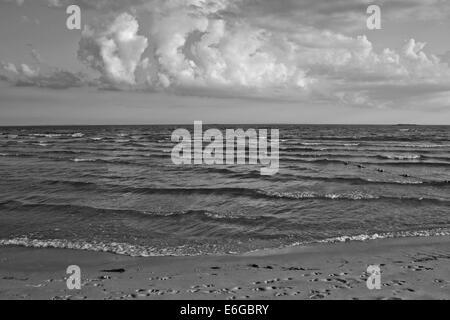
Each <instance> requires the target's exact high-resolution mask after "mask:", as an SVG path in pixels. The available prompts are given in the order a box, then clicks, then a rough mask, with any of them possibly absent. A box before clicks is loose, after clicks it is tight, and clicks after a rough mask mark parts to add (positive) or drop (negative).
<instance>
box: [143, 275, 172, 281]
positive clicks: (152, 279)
mask: <svg viewBox="0 0 450 320" xmlns="http://www.w3.org/2000/svg"><path fill="white" fill-rule="evenodd" d="M170 279H172V278H171V277H168V276H167V277H152V278H148V280H150V281H167V280H170Z"/></svg>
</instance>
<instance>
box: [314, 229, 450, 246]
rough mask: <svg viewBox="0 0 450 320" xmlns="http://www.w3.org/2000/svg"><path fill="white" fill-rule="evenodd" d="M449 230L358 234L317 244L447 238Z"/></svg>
mask: <svg viewBox="0 0 450 320" xmlns="http://www.w3.org/2000/svg"><path fill="white" fill-rule="evenodd" d="M449 235H450V229H446V228H439V229H432V230H418V231H396V232H386V233H374V234H359V235H354V236H339V237H334V238H328V239H324V240H319V241H318V242H319V243H339V242H350V241H370V240H378V239H390V238H409V237H436V236H449Z"/></svg>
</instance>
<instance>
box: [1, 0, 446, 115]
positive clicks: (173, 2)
mask: <svg viewBox="0 0 450 320" xmlns="http://www.w3.org/2000/svg"><path fill="white" fill-rule="evenodd" d="M371 3H372V2H371V1H368V0H345V1H344V0H334V1H332V2H330V1H325V0H302V1H296V0H278V1H272V0H253V1H244V0H236V1H232V0H215V1H212V0H183V1H181V0H164V1H163V0H128V1H125V0H121V1H113V0H111V1H107V0H102V1H89V0H79V1H70V4H78V5H80V6H81V7H83V8H86V9H89V10H102V11H108V13H107V14H104V15H103V14H99V15H97V18H98V20H99V21H97V22H95V23H88V25H87V26H86V27H85V29H84V30H83V33H82V37H81V40H80V43H79V50H78V58H79V60H80V61H81V62H83V63H84V64H85V65H86V66H88V67H89V68H91V69H92V70H94V71H96V72H98V73H99V74H100V79H99V81H98V82H99V83H100V86H101V87H108V88H115V89H121V90H128V89H132V90H151V91H154V90H165V91H168V92H173V93H176V94H189V95H199V96H221V97H229V96H239V97H259V98H265V99H283V100H286V99H288V100H293V101H305V102H310V103H315V102H317V101H319V102H326V103H329V104H345V105H353V106H358V107H370V108H386V107H395V106H397V105H400V104H402V103H404V102H410V98H411V97H412V96H414V97H415V98H416V99H417V100H420V97H424V99H425V98H426V101H437V100H439V101H443V100H442V99H444V98H445V97H447V96H448V92H449V86H450V67H449V64H448V61H449V59H448V55H442V56H436V55H433V54H429V53H427V52H426V48H427V47H426V43H425V42H422V41H417V40H415V39H409V40H408V41H406V42H405V43H403V44H399V45H398V46H397V47H396V48H384V49H381V50H376V49H375V48H374V45H373V44H372V43H371V42H370V41H369V39H368V38H367V37H366V36H364V35H359V36H350V35H346V32H345V31H348V30H350V29H352V30H354V29H355V25H357V26H361V28H365V26H366V24H365V19H366V8H367V6H368V5H369V4H371ZM51 4H52V6H56V7H63V6H65V5H66V4H69V2H68V1H65V0H52V2H51ZM379 4H380V5H381V6H382V17H383V19H387V20H393V19H397V20H401V19H404V16H403V15H406V17H407V18H411V17H415V18H416V19H423V20H431V19H437V21H438V20H442V19H447V18H449V17H450V9H449V8H450V2H448V1H441V0H423V1H419V0H391V1H385V0H380V1H379ZM124 10H126V11H127V12H122V11H124ZM111 11H112V12H111ZM102 13H103V12H102ZM352 26H353V27H352ZM358 28H359V27H356V29H358ZM347 34H348V33H347ZM32 54H33V53H32ZM34 58H35V61H38V62H39V59H40V58H39V57H38V56H36V55H34ZM15 67H16V69H17V73H18V74H20V75H21V77H23V78H25V79H42V77H43V76H42V72H41V71H37V75H32V72H33V71H34V72H36V70H35V69H33V68H31V69H30V70H26V68H25V69H24V68H23V67H21V66H19V67H17V66H15ZM4 69H5V70H6V68H4ZM9 69H11V68H9ZM27 71H29V72H27ZM27 73H28V75H27ZM50 74H54V73H46V76H45V77H44V78H45V79H49V78H52V77H50ZM61 76H62V75H61V74H59V77H61ZM75 76H77V75H75ZM40 77H41V78H40ZM78 78H79V79H82V77H78ZM73 80H74V79H71V80H69V77H68V78H67V79H66V80H65V83H70V82H71V81H73ZM73 82H74V83H76V84H78V83H79V82H78V81H73ZM25 83H26V82H25ZM35 83H36V81H35ZM40 83H45V81H43V80H41V81H40ZM49 83H52V81H49ZM409 88H414V89H413V90H410V89H409ZM432 96H436V97H439V98H437V100H436V99H432V98H431V97H432ZM416 104H419V103H416Z"/></svg>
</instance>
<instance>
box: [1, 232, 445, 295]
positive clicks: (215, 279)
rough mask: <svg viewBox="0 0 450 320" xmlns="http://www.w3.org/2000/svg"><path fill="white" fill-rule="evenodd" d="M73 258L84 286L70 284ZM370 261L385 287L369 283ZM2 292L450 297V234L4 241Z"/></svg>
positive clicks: (14, 293)
mask: <svg viewBox="0 0 450 320" xmlns="http://www.w3.org/2000/svg"><path fill="white" fill-rule="evenodd" d="M69 265H78V266H79V267H80V268H81V278H82V289H81V290H68V289H67V287H66V279H67V275H66V273H65V272H66V268H67V267H68V266H69ZM369 265H379V266H380V268H381V284H382V287H381V289H380V290H369V289H368V288H367V286H366V279H367V277H368V274H367V273H366V270H367V267H368V266H369ZM0 299H2V300H4V299H194V300H197V299H199V300H200V299H202V300H203V299H450V237H445V236H444V237H430V238H404V239H384V240H374V241H369V242H351V243H337V244H318V245H313V246H307V247H293V248H289V249H284V250H279V251H274V250H272V251H261V252H257V253H253V254H247V255H241V256H197V257H150V258H133V257H127V256H120V255H115V254H109V253H98V252H89V251H78V250H61V249H33V248H23V247H3V248H0Z"/></svg>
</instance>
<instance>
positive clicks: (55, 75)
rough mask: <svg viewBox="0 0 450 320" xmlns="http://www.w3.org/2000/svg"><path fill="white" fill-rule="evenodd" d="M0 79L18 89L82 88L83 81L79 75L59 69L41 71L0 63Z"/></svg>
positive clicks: (26, 66) (24, 66) (24, 65)
mask: <svg viewBox="0 0 450 320" xmlns="http://www.w3.org/2000/svg"><path fill="white" fill-rule="evenodd" d="M0 78H1V79H2V80H3V81H7V82H8V83H11V84H13V85H15V86H18V87H41V88H51V89H67V88H71V87H80V86H83V83H84V82H85V79H84V78H83V76H82V75H81V74H74V73H71V72H69V71H66V70H62V69H59V68H51V67H49V68H46V69H45V70H43V69H41V68H40V67H39V66H37V67H33V66H30V65H28V64H24V63H23V64H20V65H15V64H12V63H6V62H1V63H0Z"/></svg>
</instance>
